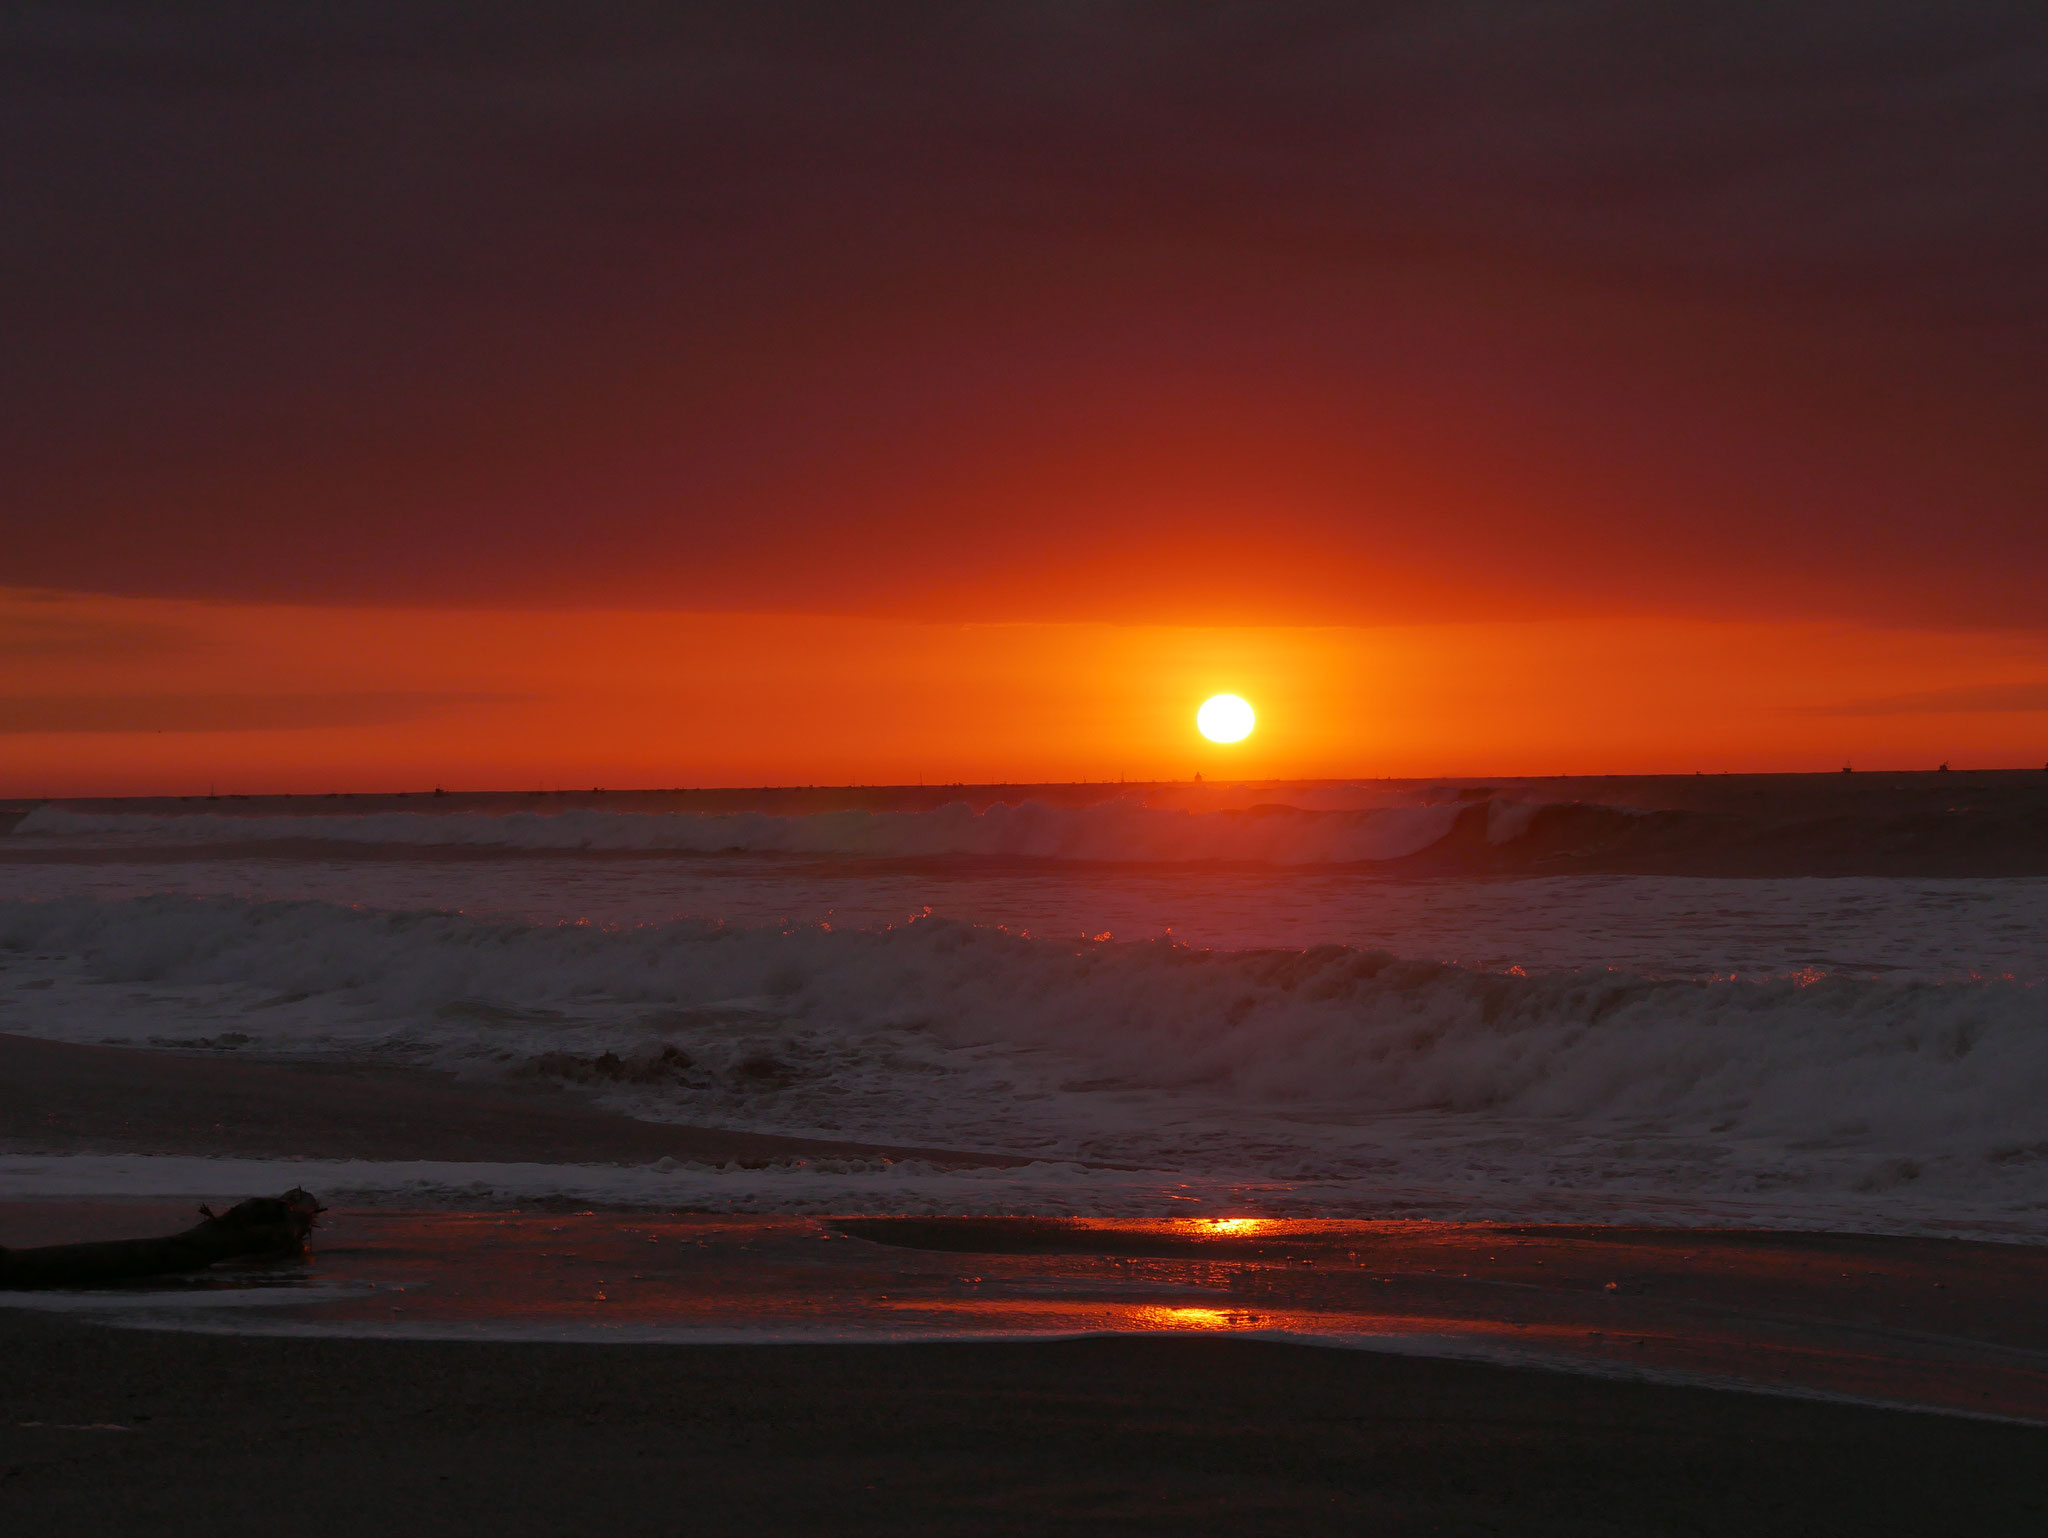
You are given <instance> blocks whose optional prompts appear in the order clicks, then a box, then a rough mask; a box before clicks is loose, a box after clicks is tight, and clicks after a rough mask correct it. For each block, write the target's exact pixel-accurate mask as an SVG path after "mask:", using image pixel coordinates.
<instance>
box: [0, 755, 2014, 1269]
mask: <svg viewBox="0 0 2048 1538" xmlns="http://www.w3.org/2000/svg"><path fill="white" fill-rule="evenodd" d="M1278 794H1280V795H1284V792H1282V793H1278ZM1295 799H1297V800H1299V801H1301V802H1304V803H1307V804H1303V805H1292V804H1287V803H1286V802H1285V801H1284V800H1277V799H1276V800H1271V801H1267V802H1265V803H1262V804H1259V805H1255V806H1247V807H1232V808H1226V809H1222V810H1212V811H1203V810H1189V809H1186V808H1160V807H1156V806H1146V805H1142V804H1132V803H1129V802H1123V801H1109V802H1106V803H1104V804H1102V805H1098V806H1081V807H1074V806H1054V805H1045V804H1032V803H1029V802H1019V803H1015V804H999V805H990V806H983V807H974V806H970V805H967V804H964V803H962V804H957V805H948V806H938V807H934V808H931V809H928V810H906V811H893V812H875V811H867V810H840V811H828V812H822V813H815V814H809V815H772V814H769V813H766V812H748V811H741V812H737V813H723V814H718V815H701V814H684V813H649V812H631V811H616V810H601V809H591V808H582V809H574V810H567V811H561V812H544V811H530V810H520V811H516V812H509V813H493V812H487V811H479V810H474V809H467V810H454V811H449V812H445V813H437V812H433V811H406V812H371V813H363V814H358V815H348V814H338V813H337V814H325V815H318V816H312V815H304V814H297V813H295V814H291V815H277V814H274V813H270V812H264V811H261V810H252V811H251V812H249V813H247V814H244V815H239V816H238V815H224V814H222V813H221V812H220V811H218V810H217V809H213V808H207V809H204V810H195V811H192V812H190V813H178V812H164V811H161V810H159V811H154V812H150V813H129V814H123V813H121V812H118V811H106V810H93V811H75V810H66V809H62V808H47V807H46V808H40V809H37V810H35V811H32V812H30V813H29V814H28V815H27V816H25V817H24V818H22V819H21V820H20V821H19V822H18V823H17V825H16V826H15V827H14V828H13V830H12V831H11V832H9V833H8V834H6V835H5V836H4V837H0V852H4V853H5V855H6V860H5V862H4V863H0V966H4V971H0V1031H11V1032H17V1033H23V1034H29V1035H38V1036H46V1037H51V1038H55V1039H62V1040H69V1041H77V1042H85V1043H113V1044H122V1045H134V1046H151V1047H156V1048H161V1049H170V1050H177V1051H184V1052H192V1053H232V1054H237V1055H241V1056H261V1057H287V1058H320V1059H326V1060H335V1061H346V1062H361V1063H383V1064H408V1065H415V1066H419V1067H423V1068H430V1069H433V1070H436V1071H440V1072H444V1073H448V1074H453V1075H455V1076H457V1077H459V1078H462V1079H465V1080H471V1081H477V1082H492V1081H501V1080H507V1079H510V1080H517V1081H527V1082H531V1081H535V1080H539V1081H545V1082H555V1083H561V1084H565V1085H569V1086H572V1087H574V1088H575V1089H576V1090H578V1091H579V1092H581V1093H585V1094H588V1095H591V1096H593V1097H595V1098H596V1099H597V1100H598V1101H599V1102H600V1103H602V1104H604V1105H606V1106H609V1107H611V1108H614V1109H617V1110H619V1111H623V1112H626V1113H629V1114H631V1115H634V1116H639V1117H643V1118H648V1119H652V1120H666V1121H676V1122H688V1123H693V1124H698V1125H709V1126H723V1127H731V1128H741V1129H747V1130H757V1131H772V1132H779V1133H786V1134H793V1135H805V1136H818V1137H828V1138H837V1139H845V1140H857V1141H863V1142H870V1143H883V1144H893V1145H899V1146H921V1147H939V1148H956V1149H968V1150H982V1151H989V1152H1000V1153H1005V1154H1012V1155H1021V1156H1024V1157H1026V1158H1028V1159H1029V1160H1031V1161H1033V1162H1032V1163H1031V1164H1029V1165H1027V1166H1025V1167H1024V1168H1023V1169H1021V1170H1013V1171H1002V1172H1000V1173H998V1172H986V1173H983V1174H979V1175H973V1176H966V1175H962V1174H960V1173H958V1172H952V1173H948V1172H946V1171H942V1170H936V1169H932V1168H928V1167H919V1166H916V1165H915V1164H914V1163H906V1164H902V1165H895V1166H883V1165H879V1164H878V1165H875V1166H873V1167H847V1166H843V1165H841V1166H834V1167H831V1168H825V1167H822V1166H820V1167H816V1168H807V1167H804V1166H802V1165H801V1164H798V1165H793V1166H787V1167H774V1168H768V1169H755V1170H740V1169H729V1170H713V1169H676V1170H672V1171H663V1170H638V1171H613V1170H604V1169H567V1168H555V1169H552V1170H548V1169H545V1168H544V1167H537V1166H535V1167H524V1166H522V1167H514V1166H503V1167H496V1168H494V1169H487V1170H482V1171H479V1170H477V1169H466V1168H451V1169H449V1170H444V1171H440V1172H438V1173H437V1172H435V1171H431V1170H428V1171H422V1170H420V1169H417V1168H410V1167H409V1168H408V1169H407V1170H406V1171H405V1172H403V1173H402V1174H400V1173H399V1172H395V1171H384V1172H382V1173H379V1172H378V1171H376V1170H371V1169H364V1170H359V1171H357V1172H355V1175H354V1176H353V1177H351V1178H354V1179H356V1180H357V1181H358V1183H359V1186H360V1189H362V1190H365V1191H371V1190H381V1189H392V1190H396V1189H400V1188H401V1187H402V1188H403V1190H405V1191H406V1192H408V1193H410V1194H411V1195H412V1196H413V1197H418V1196H419V1195H420V1194H421V1192H422V1191H428V1190H431V1189H438V1188H440V1187H446V1188H447V1189H449V1190H460V1191H468V1192H472V1193H473V1192H475V1191H477V1190H488V1191H493V1192H497V1193H499V1194H504V1195H511V1196H517V1195H519V1194H520V1193H521V1192H522V1191H524V1192H527V1193H533V1192H541V1193H542V1194H551V1195H564V1194H567V1195H572V1196H575V1197H577V1198H578V1199H585V1200H616V1201H622V1202H633V1203H644V1204H659V1203H661V1202H664V1201H666V1202H670V1203H682V1204H686V1205H692V1206H698V1207H704V1206H709V1207H712V1208H714V1209H728V1210H736V1211H763V1210H773V1211H848V1210H864V1211H961V1210H984V1211H988V1210H1002V1211H1043V1212H1094V1213H1100V1214H1103V1215H1150V1214H1160V1213H1169V1214H1170V1213H1173V1212H1178V1211H1187V1210H1202V1211H1225V1210H1229V1211H1245V1212H1251V1211H1257V1212H1265V1213H1270V1214H1273V1215H1302V1214H1322V1215H1330V1216H1373V1215H1385V1214H1390V1213H1399V1214H1401V1215H1409V1216H1414V1215H1432V1216H1439V1215H1440V1216H1446V1217H1506V1218H1526V1219H1532V1220H1533V1219H1545V1220H1581V1219H1583V1220H1588V1221H1613V1220H1615V1219H1616V1218H1617V1217H1621V1216H1632V1217H1636V1218H1647V1219H1650V1220H1656V1221H1666V1220H1668V1221H1698V1220H1711V1221H1718V1222H1729V1221H1734V1222H1756V1223H1763V1224H1774V1225H1791V1226H1800V1227H1817V1226H1818V1227H1850V1228H1865V1229H1884V1230H1891V1231H1906V1232H1969V1233H1975V1234H1982V1235H1988V1236H1993V1237H2012V1238H2023V1237H2024V1238H2040V1237H2043V1236H2044V1235H2048V922H2044V920H2048V880H2043V879H2041V878H2037V877H1971V878H1931V877H1925V878H1897V877H1875V876H1870V877H1836V878H1826V879H1822V878H1813V877H1806V878H1796V877H1795V878H1729V879H1719V878H1712V877H1704V876H1697V875H1658V874H1582V875H1516V876H1492V875H1487V876H1472V875H1415V874H1408V873H1402V872H1401V871H1399V870H1398V869H1397V867H1398V865H1399V862H1400V861H1401V860H1402V859H1403V858H1404V857H1406V856H1409V855H1412V854H1414V853H1416V852H1417V851H1422V850H1427V849H1429V848H1430V847H1431V846H1432V845H1434V844H1437V843H1438V842H1439V841H1442V840H1445V839H1446V838H1447V837H1449V836H1451V834H1452V833H1453V831H1454V828H1455V827H1457V826H1459V825H1461V824H1460V819H1465V820H1466V822H1467V823H1469V824H1470V825H1471V826H1472V827H1474V828H1475V829H1476V832H1477V837H1478V839H1480V840H1483V841H1484V842H1485V843H1487V844H1492V845H1499V846H1503V847H1512V846H1513V844H1514V842H1515V841H1516V840H1517V839H1519V838H1522V837H1524V836H1526V835H1527V834H1528V832H1529V829H1530V828H1531V825H1532V820H1533V819H1535V818H1536V816H1537V813H1538V808H1537V807H1535V806H1533V805H1528V804H1523V803H1518V802H1516V801H1513V800H1512V799H1506V798H1495V799H1491V800H1488V801H1486V802H1484V803H1483V804H1480V805H1478V806H1476V807H1474V806H1470V805H1465V804H1461V803H1459V802H1457V801H1428V800H1420V799H1415V800H1411V801H1410V803H1409V804H1392V803H1390V801H1389V798H1387V797H1385V796H1377V797H1376V798H1361V799H1362V800H1368V801H1375V800H1376V802H1377V804H1354V805H1349V806H1335V807H1333V806H1329V805H1326V804H1317V802H1316V799H1315V797H1314V796H1311V795H1307V794H1303V795H1300V796H1298V797H1296V798H1295ZM1629 815H1635V814H1634V813H1632V812H1631V813H1629ZM1473 819H1477V821H1476V822H1475V821H1473ZM4 1162H6V1164H7V1168H9V1169H12V1168H15V1167H16V1166H17V1165H18V1164H19V1161H18V1160H11V1161H4ZM130 1162H135V1161H130ZM144 1162H146V1161H144ZM191 1162H192V1161H189V1160H187V1161H166V1163H165V1165H164V1166H163V1169H164V1170H166V1171H168V1170H169V1168H170V1166H171V1165H172V1164H179V1163H182V1164H189V1163H191ZM537 1171H538V1172H537ZM145 1175H146V1172H145V1173H143V1174H132V1175H131V1176H129V1177H125V1178H129V1179H131V1180H133V1181H135V1182H137V1183H138V1188H141V1186H144V1185H146V1184H147V1180H146V1178H145ZM10 1178H13V1177H11V1176H8V1175H7V1174H6V1171H5V1170H0V1186H4V1185H5V1184H6V1181H7V1180H8V1179H10ZM23 1178H26V1177H25V1176H24V1177H23ZM50 1178H56V1177H54V1176H53V1177H50ZM164 1178H170V1177H169V1175H165V1177H164ZM179 1178H185V1177H183V1176H181V1177H179ZM344 1183H346V1182H344ZM437 1183H438V1184H437Z"/></svg>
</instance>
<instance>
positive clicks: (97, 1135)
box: [0, 1035, 1028, 1167]
mask: <svg viewBox="0 0 2048 1538" xmlns="http://www.w3.org/2000/svg"><path fill="white" fill-rule="evenodd" d="M0 1152H9V1153H87V1152H94V1153H118V1152H138V1153H154V1154H211V1155H245V1156H271V1157H286V1158H288V1157H291V1156H293V1155H298V1156H300V1157H304V1158H326V1159H447V1160H457V1161H475V1160H511V1161H518V1160H538V1161H542V1162H550V1163H562V1164H648V1163H652V1162H653V1161H655V1160H657V1159H661V1158H674V1159H676V1160H679V1161H682V1162H686V1163H687V1162H691V1161H702V1162H705V1163H712V1164H724V1163H727V1162H735V1161H736V1162H739V1163H742V1164H746V1163H768V1162H771V1161H774V1160H777V1159H792V1158H806V1159H814V1158H868V1159H875V1158H895V1159H903V1158H916V1159H923V1160H927V1161H929V1162H931V1163H933V1164H937V1165H943V1166H949V1167H962V1166H992V1165H993V1166H1007V1165H1018V1164H1023V1163H1026V1162H1028V1161H1026V1160H1024V1159H1019V1158H1011V1157H1007V1156H1005V1155H1002V1154H986V1153H972V1152H965V1153H963V1152H960V1151H957V1150H945V1149H919V1148H897V1147H885V1146H881V1145H876V1144H867V1143H841V1142H830V1141H825V1140H821V1139H816V1138H793V1137H776V1136H773V1135H770V1134H766V1133H756V1132H730V1131H725V1130H721V1129H716V1128H709V1127H688V1126H675V1125H670V1124H668V1123H665V1122H644V1121H636V1120H634V1119H633V1118H631V1117H627V1116H615V1115H610V1114H608V1113H605V1112H602V1111H598V1110H593V1109H591V1108H590V1107H588V1106H585V1105H583V1104H581V1103H579V1102H578V1101H577V1100H576V1099H575V1098H574V1097H573V1096H571V1095H569V1094H568V1093H566V1092H564V1091H559V1090H551V1089H546V1088H542V1087H539V1086H536V1087H534V1088H533V1089H531V1090H515V1089H506V1088H483V1087H472V1086H468V1085H462V1084H456V1083H454V1082H452V1081H449V1080H446V1079H442V1078H439V1077H436V1076H433V1075H429V1074H426V1073H423V1072H416V1071H407V1070H402V1069H393V1070H388V1071H378V1070H373V1069H363V1068H353V1067H347V1068H345V1067H338V1066H329V1065H324V1064H310V1063H261V1062H250V1061H248V1060H246V1059H237V1058H228V1057H222V1056H219V1055H217V1054H209V1055H204V1056H202V1055H198V1054H190V1053H178V1052H158V1051H152V1050H149V1049H146V1048H140V1047H86V1046H75V1045H72V1044H70V1043H65V1042H53V1041H41V1040H37V1039H36V1038H33V1037H28V1036H11V1035H0Z"/></svg>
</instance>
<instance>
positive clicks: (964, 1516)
mask: <svg viewBox="0 0 2048 1538" xmlns="http://www.w3.org/2000/svg"><path fill="white" fill-rule="evenodd" d="M0 1358H4V1361H5V1363H6V1371H5V1373H4V1375H0V1530H4V1531H5V1532H6V1533H8V1534H9V1535H10V1538H39V1535H43V1534H78V1535H100V1534H121V1535H129V1534H134V1535H144V1534H164V1535H182V1534H193V1535H201V1534H204V1535H230V1538H231V1535H236V1534H262V1535H265V1538H271V1535H276V1534H280V1533H290V1534H300V1533H304V1534H330V1533H331V1534H337V1535H340V1534H349V1535H355V1534H361V1533H365V1532H380V1531H381V1532H388V1533H393V1534H399V1535H410V1534H435V1533H450V1534H453V1533H462V1534H476V1533H482V1534H491V1535H517V1534H550V1535H553V1534H560V1533H592V1534H627V1535H630V1534H643V1533H646V1534H654V1533H660V1534H680V1533H691V1534H700V1533H702V1534H719V1533H745V1534H749V1535H755V1534H782V1533H790V1534H804V1533H872V1534H921V1533H959V1534H1041V1533H1054V1534H1058V1533H1161V1534H1174V1535H1186V1534H1205V1533H1216V1534H1231V1535H1233V1538H1237V1535H1244V1534H1262V1533H1290V1534H1291V1533H1347V1534H1356V1533H1371V1534H1379V1533H1389V1534H1393V1533H1402V1534H1405V1533H1449V1534H1462V1533H1505V1534H1552V1533H1556V1534H1617V1535H1619V1534H1661V1533H1686V1534H1799V1535H1802V1538H1805V1535H1814V1534H1833V1533H1840V1534H1855V1535H1859V1538H1860V1535H1869V1534H1915V1535H1921V1534H1937V1533H1956V1534H1968V1535H1972V1538H1993V1535H2004V1534H2013V1535H2021V1534H2025V1535H2028V1538H2038V1535H2039V1534H2040V1533H2042V1532H2044V1531H2048V1430H2041V1429H2034V1428H2028V1427H2017V1426H2007V1425H1999V1424H1990V1423H1983V1422H1972V1421H1966V1420H1960V1419H1955V1418H1948V1417H1940V1416H1932V1415H1914V1414H1906V1413H1900V1412H1894V1411H1883V1410H1871V1409H1862V1408H1855V1407H1847V1406H1836V1405H1827V1404H1817V1403H1808V1402H1800V1401H1794V1400H1782V1399H1770V1398H1763V1397H1758V1396H1751V1395H1743V1394H1731V1393H1722V1392H1716V1391H1712V1390H1703V1389H1690V1388H1669V1387H1662V1386H1652V1385H1640V1384H1619V1383H1607V1382H1599V1381H1595V1380H1590V1379H1584V1378H1575V1377H1568V1376H1564V1375H1553V1374H1546V1373H1535V1372H1526V1371H1517V1370H1512V1369H1505V1368H1495V1367H1485V1366H1472V1365H1465V1364H1456V1363H1445V1362H1432V1361H1424V1360H1413V1359H1404V1358H1399V1357H1381V1356H1373V1355H1368V1354H1365V1353H1359V1352H1349V1351H1333V1350H1323V1349H1317V1348H1313V1347H1299V1346H1287V1345H1277V1344H1269V1343H1263V1342H1251V1341H1230V1340H1217V1339H1185V1338H1183V1339H1096V1340H1081V1341H1062V1342H1048V1343H1044V1344H1030V1345H935V1346H891V1347H862V1346H767V1347H711V1346H693V1347H672V1346H633V1347H617V1346H561V1345H545V1344H443V1343H425V1342H394V1341H376V1340H305V1339H296V1340H292V1339H284V1340H280V1339H247V1338H234V1337H220V1336H204V1335H184V1334H158V1333H147V1332H137V1331H121V1330H108V1329H101V1328H96V1327H92V1326H86V1325H79V1324H73V1323H70V1322H68V1321H64V1320H59V1319H52V1318H49V1317H47V1316H37V1315H29V1314H14V1313H10V1312H8V1311H6V1310H4V1309H0ZM107 1427H119V1428H125V1429H118V1430H113V1429H104V1428H107ZM81 1428H82V1429H81Z"/></svg>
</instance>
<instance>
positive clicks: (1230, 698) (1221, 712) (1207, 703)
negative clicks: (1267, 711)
mask: <svg viewBox="0 0 2048 1538" xmlns="http://www.w3.org/2000/svg"><path fill="white" fill-rule="evenodd" d="M1255 719H1256V718H1255V717H1254V716H1253V715H1252V707H1251V706H1250V705H1248V704H1246V703H1245V702H1244V701H1243V700H1241V699H1239V698H1238V697H1237V696H1236V695H1234V694H1218V695H1215V696H1213V697H1211V698H1209V699H1206V700H1204V701H1203V702H1202V708H1201V709H1200V710H1198V711H1196V712H1195V729H1196V730H1197V731H1199V732H1200V733H1201V734H1202V735H1203V736H1204V737H1207V738H1208V739H1209V740H1210V741H1211V742H1242V741H1244V740H1245V738H1247V737H1249V736H1250V735H1251V734H1252V722H1253V721H1254V720H1255Z"/></svg>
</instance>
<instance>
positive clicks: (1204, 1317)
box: [1123, 1307, 1260, 1330]
mask: <svg viewBox="0 0 2048 1538" xmlns="http://www.w3.org/2000/svg"><path fill="white" fill-rule="evenodd" d="M1125 1317H1126V1320H1127V1322H1126V1323H1125V1324H1124V1326H1123V1328H1125V1329H1131V1330H1245V1329H1250V1328H1252V1327H1253V1326H1255V1325H1257V1324H1258V1323H1260V1319H1259V1316H1258V1315H1257V1314H1253V1313H1247V1312H1246V1311H1245V1310H1243V1309H1238V1308H1229V1309H1225V1308H1154V1307H1139V1308H1133V1309H1131V1310H1130V1311H1129V1312H1128V1314H1127V1315H1126V1316H1125Z"/></svg>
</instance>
